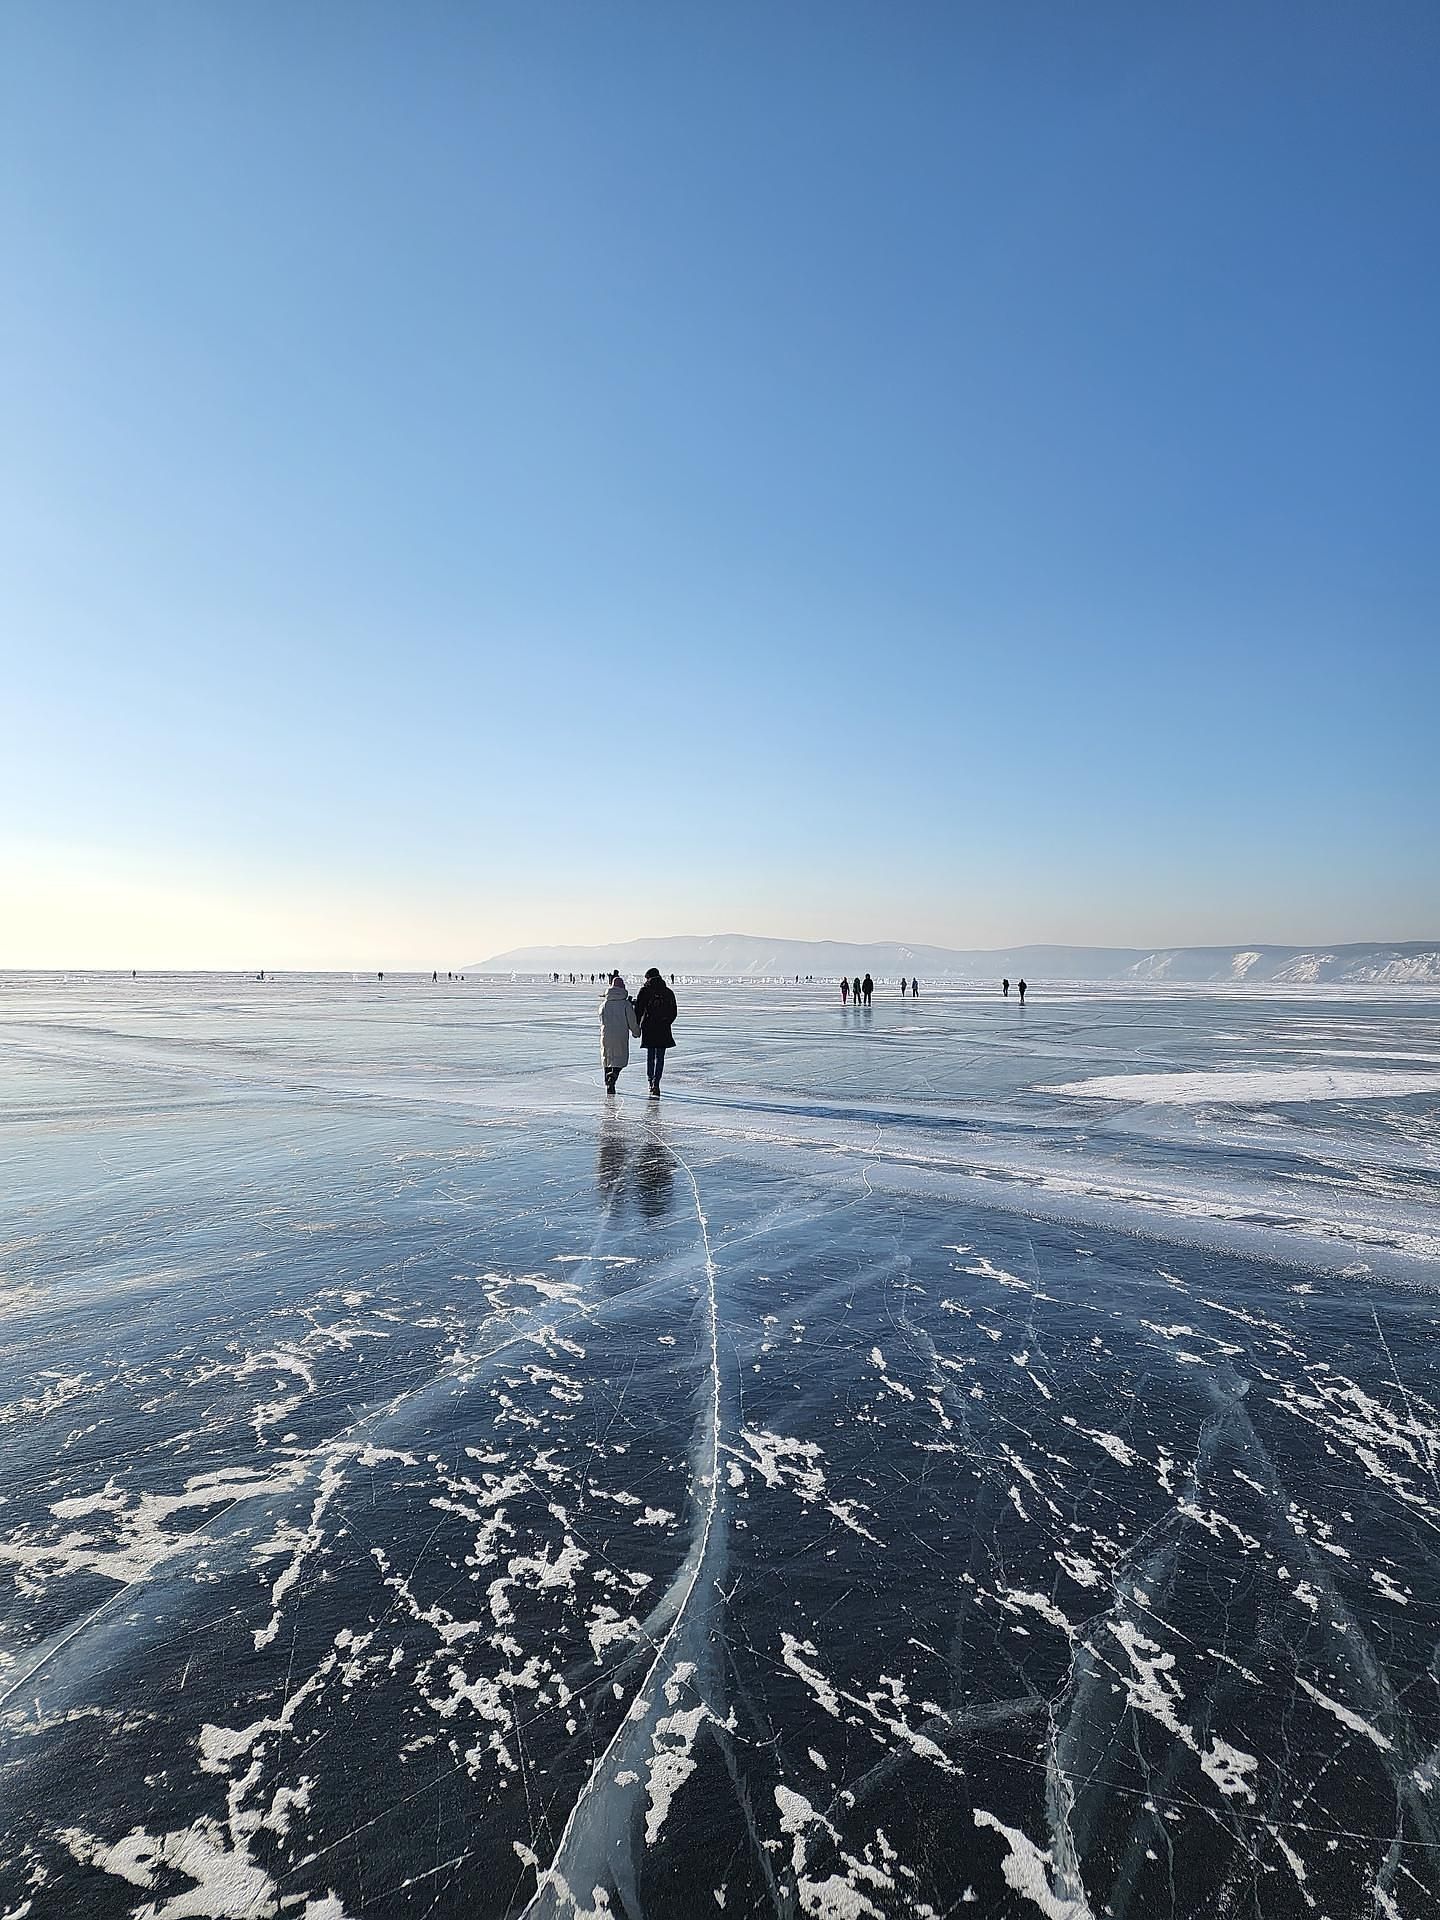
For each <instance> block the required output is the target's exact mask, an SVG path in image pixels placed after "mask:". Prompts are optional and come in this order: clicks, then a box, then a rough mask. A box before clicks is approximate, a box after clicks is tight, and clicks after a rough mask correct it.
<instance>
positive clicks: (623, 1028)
mask: <svg viewBox="0 0 1440 1920" xmlns="http://www.w3.org/2000/svg"><path fill="white" fill-rule="evenodd" d="M632 1034H633V1035H634V1037H635V1038H636V1039H637V1040H638V1039H639V1038H640V1022H639V1020H638V1019H637V1018H636V1017H635V1002H634V1001H633V1000H632V999H631V998H630V995H629V994H628V993H627V992H626V990H625V982H624V981H623V980H622V979H621V978H620V976H619V974H618V973H616V974H612V975H611V978H610V987H609V990H608V992H607V993H606V995H605V998H604V999H603V1000H602V1001H601V1002H600V1064H601V1065H602V1066H603V1067H604V1069H605V1091H606V1093H607V1094H613V1093H614V1091H615V1082H616V1081H617V1080H618V1079H619V1078H620V1069H621V1068H622V1067H626V1066H628V1065H629V1064H630V1037H631V1035H632Z"/></svg>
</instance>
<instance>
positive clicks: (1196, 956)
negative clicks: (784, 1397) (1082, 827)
mask: <svg viewBox="0 0 1440 1920" xmlns="http://www.w3.org/2000/svg"><path fill="white" fill-rule="evenodd" d="M647 966H653V967H659V968H660V969H661V970H662V972H665V973H685V974H698V975H703V976H708V977H710V978H713V979H738V978H753V979H765V978H769V979H784V978H786V977H787V976H788V977H790V978H792V979H793V978H794V976H795V975H796V974H800V975H801V976H802V977H804V976H806V975H811V974H814V975H817V976H819V977H821V978H829V979H834V978H838V976H839V975H840V974H842V973H845V974H854V973H864V972H866V971H867V970H868V971H869V972H871V973H873V974H875V975H877V976H878V977H879V978H881V979H893V978H895V977H897V976H898V975H900V974H901V973H906V974H911V973H913V974H918V975H919V976H920V977H921V978H922V979H925V980H944V979H951V980H992V979H993V980H998V979H999V978H1000V976H1001V975H1002V974H1009V976H1010V978H1011V979H1012V980H1013V979H1016V978H1018V977H1019V976H1020V975H1021V974H1024V975H1025V976H1026V978H1027V979H1030V980H1033V981H1035V982H1036V983H1037V984H1038V983H1039V982H1040V981H1042V980H1052V981H1053V980H1154V981H1165V980H1172V981H1176V982H1182V981H1183V982H1190V983H1197V984H1202V983H1207V982H1211V983H1213V982H1219V981H1242V980H1244V981H1270V982H1274V983H1277V984H1294V985H1307V984H1318V983H1329V984H1346V985H1380V984H1383V985H1397V984H1404V983H1407V982H1414V983H1422V984H1423V983H1433V984H1440V940H1406V941H1392V942H1362V943H1358V944H1350V945H1347V946H1333V947H1276V946H1249V947H1161V948H1156V949H1154V950H1152V951H1148V952H1147V951H1146V950H1145V949H1144V948H1140V947H1058V946H1028V947H998V948H993V949H966V948H956V947H931V946H919V945H909V944H906V943H904V942H899V941H887V940H877V941H875V942H873V943H871V944H870V945H861V944H857V943H854V942H850V941H843V940H766V939H762V938H758V937H757V936H755V935H754V934H747V933H716V934H704V935H691V934H668V935H664V936H662V937H660V938H658V939H653V940H626V941H621V942H618V943H617V944H616V945H614V946H606V947H598V946H597V947H516V948H514V949H513V950H512V951H510V952H509V953H497V954H494V955H493V956H492V957H491V958H490V959H488V960H478V961H475V962H474V963H473V964H472V965H470V966H469V967H467V968H466V971H467V972H468V973H601V972H606V971H608V970H609V969H610V968H611V967H619V968H620V970H621V972H622V973H625V974H631V973H642V972H643V971H644V969H645V968H646V967H647Z"/></svg>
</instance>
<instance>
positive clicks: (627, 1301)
mask: <svg viewBox="0 0 1440 1920" xmlns="http://www.w3.org/2000/svg"><path fill="white" fill-rule="evenodd" d="M677 990H678V993H679V998H680V1009H681V1017H680V1021H679V1023H678V1024H677V1028H676V1036H677V1040H678V1041H679V1043H680V1044H679V1046H678V1047H677V1049H676V1051H675V1052H674V1053H673V1054H672V1055H671V1057H670V1063H669V1066H668V1068H667V1075H666V1082H665V1094H664V1098H663V1099H662V1100H661V1101H660V1102H659V1103H658V1105H657V1104H656V1103H650V1102H647V1100H646V1098H645V1078H644V1062H643V1055H634V1054H632V1064H631V1066H630V1068H629V1069H628V1071H627V1072H626V1074H625V1075H624V1076H623V1077H622V1080H621V1083H620V1084H621V1091H620V1094H619V1097H618V1099H617V1100H616V1101H614V1102H613V1103H608V1105H609V1107H610V1110H609V1111H607V1110H606V1108H607V1102H606V1101H605V1100H604V1098H603V1095H602V1091H601V1086H600V1066H599V1025H598V1020H597V1018H596V1008H597V1005H598V1001H599V997H600V996H599V989H598V988H597V989H593V990H592V989H591V987H590V986H589V984H588V982H587V983H586V984H585V985H584V986H583V987H582V986H575V987H572V986H569V985H568V984H566V985H559V986H556V985H553V984H550V983H548V982H547V983H545V984H543V985H536V984H533V983H524V982H518V983H516V982H510V981H508V980H507V981H493V980H492V981H480V980H476V979H475V978H473V977H472V978H471V979H469V980H468V981H466V982H464V983H461V982H459V981H458V980H457V981H455V982H446V981H441V982H438V983H433V984H432V982H431V980H430V978H429V975H428V973H427V974H426V976H425V978H424V979H423V980H420V979H418V978H412V977H403V978H402V977H400V976H390V977H388V978H387V979H386V980H385V982H383V983H381V982H378V981H376V980H375V979H374V978H373V977H372V978H368V979H366V978H361V979H352V978H351V977H349V976H309V977H306V976H301V977H293V978H292V977H288V976H287V977H282V978H279V979H274V980H266V981H265V982H264V983H263V984H262V983H260V982H258V981H255V980H221V979H218V978H216V977H214V976H209V977H205V976H194V977H178V976H177V977H170V978H164V979H152V980H144V979H142V980H139V981H133V982H132V981H131V980H130V979H129V978H128V977H126V978H123V979H122V978H120V977H110V976H103V977H102V976H89V977H80V976H71V977H70V978H69V979H66V980H62V979H60V978H58V977H56V976H53V975H52V976H39V975H35V976H20V975H8V976H0V1195H3V1199H0V1439H3V1446H4V1454H3V1463H4V1464H3V1474H0V1920H49V1916H75V1915H83V1916H85V1917H86V1920H112V1917H113V1920H120V1916H126V1917H127V1920H131V1917H133V1920H190V1917H192V1916H205V1917H208V1920H260V1917H262V1916H272V1915H274V1916H292V1917H293V1920H370V1917H371V1916H389V1915H397V1916H400V1915H403V1916H414V1920H446V1917H448V1916H465V1920H487V1917H488V1916H496V1917H497V1920H498V1916H519V1915H531V1916H547V1917H549V1916H556V1917H560V1916H570V1917H571V1920H608V1917H609V1916H617V1915H625V1916H631V1917H632V1920H633V1917H634V1916H639V1915H646V1916H653V1917H654V1920H670V1917H671V1916H674V1917H676V1920H681V1917H683V1920H694V1916H698V1915H703V1914H707V1913H715V1914H723V1915H724V1916H726V1920H730V1917H731V1916H752V1915H757V1916H758V1915H783V1916H792V1915H794V1916H818V1917H819V1920H872V1917H873V1916H886V1917H887V1920H888V1917H889V1916H922V1917H923V1920H935V1917H936V1916H942V1915H943V1916H951V1915H969V1914H972V1913H973V1914H976V1915H980V1916H990V1915H995V1916H1007V1917H1012V1916H1013V1920H1036V1917H1037V1916H1044V1917H1045V1920H1086V1917H1087V1916H1102V1915H1104V1916H1112V1917H1113V1920H1155V1917H1157V1916H1201V1915H1203V1916H1216V1917H1217V1920H1218V1917H1219V1916H1231V1915H1234V1916H1246V1917H1247V1920H1288V1917H1289V1916H1295V1920H1315V1917H1316V1916H1321V1917H1325V1920H1350V1917H1351V1916H1355V1917H1357V1920H1358V1917H1359V1916H1364V1920H1434V1916H1435V1915H1436V1914H1437V1912H1440V1555H1437V1547H1440V1481H1437V1471H1440V1362H1437V1352H1436V1331H1437V1318H1440V1000H1437V999H1436V997H1435V996H1434V995H1433V994H1429V993H1427V992H1425V991H1423V990H1409V991H1405V990H1399V991H1390V992H1384V991H1380V990H1375V991H1363V990H1347V991H1344V992H1340V991H1336V990H1328V989H1322V988H1311V989H1305V988H1290V989H1285V990H1278V989H1264V988H1258V987H1250V988H1246V987H1236V988H1234V989H1226V990H1219V991H1217V990H1214V989H1205V990H1198V989H1197V990H1190V991H1185V990H1179V989H1173V988H1163V987H1156V988H1150V989H1145V988H1137V989H1120V988H1113V989H1112V988H1087V989H1083V990H1072V991H1058V990H1055V989H1049V990H1047V989H1045V988H1044V987H1043V985H1042V986H1037V987H1036V988H1035V990H1034V992H1033V995H1032V999H1031V1002H1030V1004H1029V1005H1027V1006H1025V1007H1024V1008H1021V1007H1019V1006H1018V1005H1017V1004H1016V1002H1015V1001H1014V1000H1013V999H1012V1000H1010V1001H1008V1002H1006V1001H1003V1000H1001V999H1000V997H999V995H998V992H995V993H991V992H989V991H985V992H981V991H978V990H966V991H960V990H949V991H936V990H930V989H927V987H926V986H925V983H924V982H923V981H922V983H921V995H920V998H919V1000H918V1001H917V1002H914V1003H912V1002H910V1001H908V1000H907V1001H905V1002H902V1001H901V1000H900V998H899V996H898V992H897V991H896V990H895V989H893V988H891V987H889V986H888V985H886V986H883V987H882V988H881V991H880V993H879V994H878V995H877V999H876V1003H875V1005H874V1007H873V1008H872V1009H870V1010H869V1011H865V1010H855V1009H848V1008H847V1009H842V1007H841V1005H840V1003H839V999H838V993H836V992H835V991H834V990H832V989H831V988H830V987H828V986H826V987H819V986H809V985H800V986H796V985H793V984H791V985H787V986H779V985H765V984H750V985H729V986H726V985H716V984H703V985H693V984H686V983H685V982H684V981H680V982H678V983H677Z"/></svg>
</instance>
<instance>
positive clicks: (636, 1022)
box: [600, 967, 679, 1100]
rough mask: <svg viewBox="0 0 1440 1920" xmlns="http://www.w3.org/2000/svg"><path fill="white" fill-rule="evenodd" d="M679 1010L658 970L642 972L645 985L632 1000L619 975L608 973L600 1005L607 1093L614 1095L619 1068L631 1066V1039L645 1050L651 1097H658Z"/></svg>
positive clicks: (601, 1046)
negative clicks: (667, 1050) (606, 987)
mask: <svg viewBox="0 0 1440 1920" xmlns="http://www.w3.org/2000/svg"><path fill="white" fill-rule="evenodd" d="M678 1011H679V1009H678V1007H677V1006H676V1004H675V995H674V994H673V993H672V992H671V991H670V989H669V987H667V986H666V984H665V982H664V981H663V980H662V979H661V978H660V969H659V968H658V967H647V968H646V969H645V984H644V986H643V987H641V989H640V991H639V993H637V994H636V996H635V998H634V999H633V1000H632V999H631V998H630V994H629V991H628V990H627V988H626V985H625V982H624V981H623V980H622V979H621V978H620V975H619V974H618V973H612V974H611V976H610V986H609V989H608V990H607V992H606V995H605V998H604V999H603V1000H602V1001H601V1002H600V1061H601V1065H602V1066H603V1067H604V1069H605V1091H606V1093H607V1094H612V1095H613V1093H614V1092H615V1082H616V1081H617V1080H618V1079H619V1078H620V1070H621V1068H622V1067H626V1066H628V1065H629V1064H630V1041H631V1038H632V1036H633V1037H634V1038H635V1039H636V1040H638V1041H639V1042H640V1043H641V1045H642V1046H643V1047H644V1049H645V1071H646V1072H647V1074H648V1075H649V1077H650V1098H651V1099H652V1100H658V1099H659V1098H660V1076H661V1075H662V1074H663V1073H664V1071H665V1050H666V1048H667V1047H673V1046H674V1044H675V1035H674V1033H673V1032H672V1031H671V1029H672V1027H673V1025H674V1021H675V1015H676V1013H677V1012H678Z"/></svg>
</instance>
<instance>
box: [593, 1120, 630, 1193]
mask: <svg viewBox="0 0 1440 1920" xmlns="http://www.w3.org/2000/svg"><path fill="white" fill-rule="evenodd" d="M629 1168H630V1142H629V1139H628V1138H627V1136H626V1133H625V1126H624V1123H623V1122H622V1121H621V1119H620V1118H619V1116H618V1115H617V1114H614V1113H610V1112H607V1113H606V1115H605V1118H604V1119H603V1120H602V1121H601V1122H600V1144H599V1147H598V1148H597V1150H596V1154H595V1185H596V1187H597V1189H598V1190H599V1193H600V1197H601V1199H602V1200H603V1201H604V1202H605V1211H606V1213H607V1214H615V1213H619V1212H620V1211H621V1210H622V1208H623V1207H624V1204H625V1184H626V1176H627V1174H628V1173H629Z"/></svg>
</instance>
